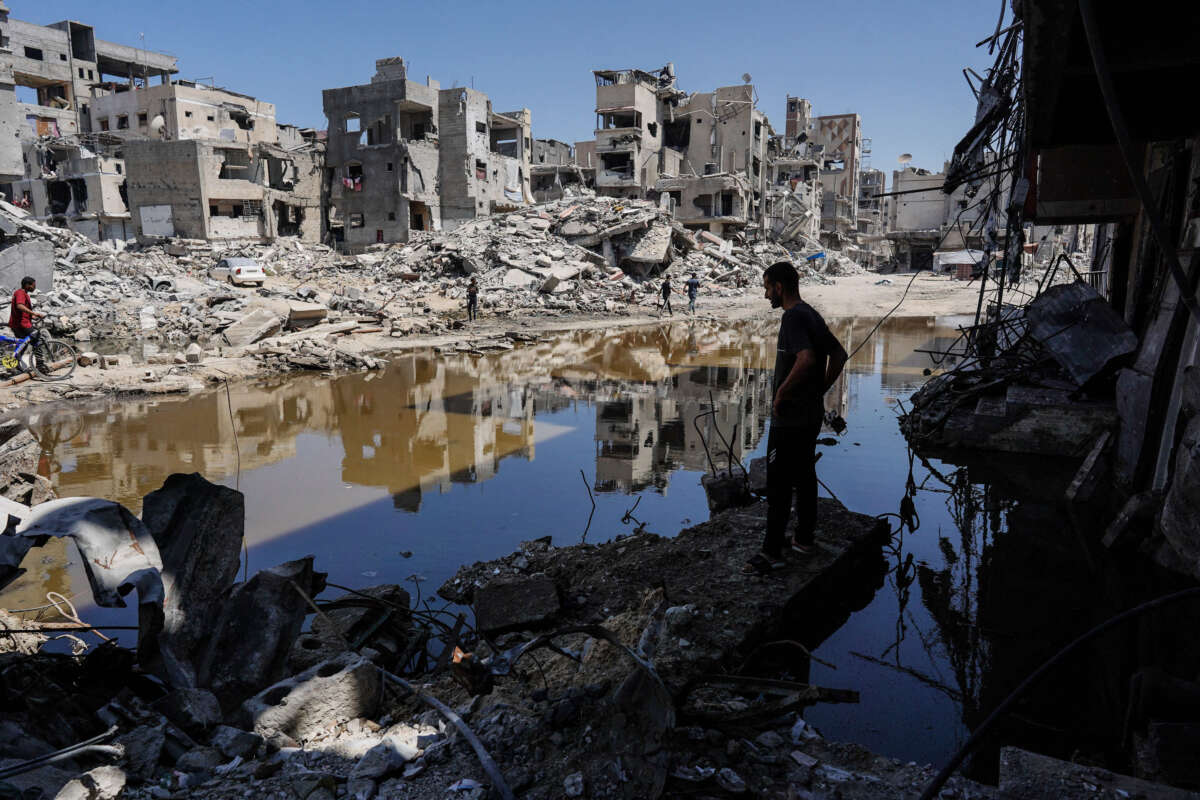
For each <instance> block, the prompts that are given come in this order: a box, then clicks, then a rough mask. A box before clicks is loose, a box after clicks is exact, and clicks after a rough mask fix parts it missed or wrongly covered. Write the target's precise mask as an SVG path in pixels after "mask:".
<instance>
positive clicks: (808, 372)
mask: <svg viewBox="0 0 1200 800" xmlns="http://www.w3.org/2000/svg"><path fill="white" fill-rule="evenodd" d="M763 289H764V291H765V297H766V299H767V300H769V301H771V308H782V309H783V317H782V318H781V319H780V320H779V340H778V344H777V346H776V353H775V381H774V391H775V394H774V400H773V403H772V407H771V430H770V433H769V434H768V435H767V532H766V536H764V537H763V544H762V552H761V553H758V554H756V555H755V556H754V557H753V558H751V559H750V560H749V561H748V562H746V566H745V571H746V572H751V573H753V572H758V573H766V572H770V571H771V570H774V569H779V568H780V567H782V566H783V565H784V561H783V551H784V545H785V539H784V533H785V532H786V530H787V524H788V519H789V518H790V517H791V515H792V499H793V495H794V496H795V505H796V533H795V536H794V537H793V538H792V540H791V541H790V542H786V544H787V545H788V547H789V548H790V550H791V551H792V552H793V553H795V554H798V555H800V556H806V555H808V554H810V553H811V552H812V548H813V546H814V538H815V536H814V534H815V532H816V524H817V470H816V463H815V462H816V444H817V436H818V435H820V433H821V422H822V420H823V419H824V416H825V401H824V396H825V393H826V392H827V391H829V388H830V387H831V386H833V384H834V381H836V380H837V378H838V375H840V374H841V373H842V368H843V367H844V366H845V365H846V359H847V356H846V350H845V348H844V347H842V345H841V342H839V341H838V340H837V337H835V336H834V335H833V333H831V332H830V330H829V326H828V325H826V324H825V320H824V319H822V318H821V315H820V314H818V313H817V311H816V310H815V309H814V308H813V307H812V306H810V305H809V304H808V303H805V302H804V301H803V300H801V299H800V276H799V274H798V273H797V272H796V268H795V267H794V266H792V264H791V263H790V262H787V261H778V262H776V263H774V264H772V265H771V266H770V267H768V268H767V270H766V272H764V273H763Z"/></svg>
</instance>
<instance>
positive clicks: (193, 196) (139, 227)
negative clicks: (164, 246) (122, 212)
mask: <svg viewBox="0 0 1200 800" xmlns="http://www.w3.org/2000/svg"><path fill="white" fill-rule="evenodd" d="M202 147H204V145H203V144H202V143H201V142H197V141H194V140H190V141H188V140H185V141H175V142H159V141H154V140H150V139H146V140H131V141H129V142H127V143H126V144H125V149H124V152H125V174H126V186H127V190H128V194H129V211H130V213H131V214H132V215H133V224H134V230H135V231H136V232H137V235H138V237H139V238H143V237H153V236H154V235H155V234H153V233H147V231H146V230H145V229H144V227H145V224H146V223H148V222H149V220H150V219H156V220H157V219H163V218H164V217H165V216H166V215H167V214H168V213H169V219H170V220H171V229H172V230H173V231H174V233H173V234H171V235H175V236H182V237H185V238H190V239H204V238H206V236H207V228H206V221H207V216H208V202H207V197H206V196H205V195H204V192H203V183H202V182H201V178H200V167H199V158H200V150H201V148H202ZM209 149H210V150H211V148H209ZM164 207H166V209H167V211H166V212H164V211H162V209H163V208H164ZM154 230H165V228H162V227H156V228H154ZM160 235H165V234H160Z"/></svg>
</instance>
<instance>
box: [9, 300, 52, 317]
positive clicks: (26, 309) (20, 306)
mask: <svg viewBox="0 0 1200 800" xmlns="http://www.w3.org/2000/svg"><path fill="white" fill-rule="evenodd" d="M15 305H16V306H17V310H18V311H24V312H25V313H26V314H29V315H30V316H32V317H44V316H46V315H45V314H43V313H42V312H40V311H34V310H33V309H32V308H31V307H29V306H27V305H24V304H22V303H16V304H15Z"/></svg>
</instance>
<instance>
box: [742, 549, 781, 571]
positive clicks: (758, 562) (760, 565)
mask: <svg viewBox="0 0 1200 800" xmlns="http://www.w3.org/2000/svg"><path fill="white" fill-rule="evenodd" d="M785 566H787V564H786V562H784V560H783V559H781V558H774V557H772V556H768V555H767V554H766V553H755V554H754V557H753V558H751V559H750V560H749V561H747V562H746V565H745V566H743V567H742V572H743V573H745V574H747V575H768V574H770V573H772V572H774V571H775V570H777V569H783V568H784V567H785Z"/></svg>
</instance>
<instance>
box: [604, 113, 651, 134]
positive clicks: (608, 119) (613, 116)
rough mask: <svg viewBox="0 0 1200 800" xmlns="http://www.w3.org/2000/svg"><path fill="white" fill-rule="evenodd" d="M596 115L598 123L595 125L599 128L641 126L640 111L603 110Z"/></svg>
mask: <svg viewBox="0 0 1200 800" xmlns="http://www.w3.org/2000/svg"><path fill="white" fill-rule="evenodd" d="M598 116H599V117H600V124H599V125H598V126H597V127H599V128H600V129H601V130H606V131H607V130H611V129H613V128H641V127H642V112H640V111H628V110H621V111H605V112H603V113H601V114H599V115H598Z"/></svg>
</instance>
